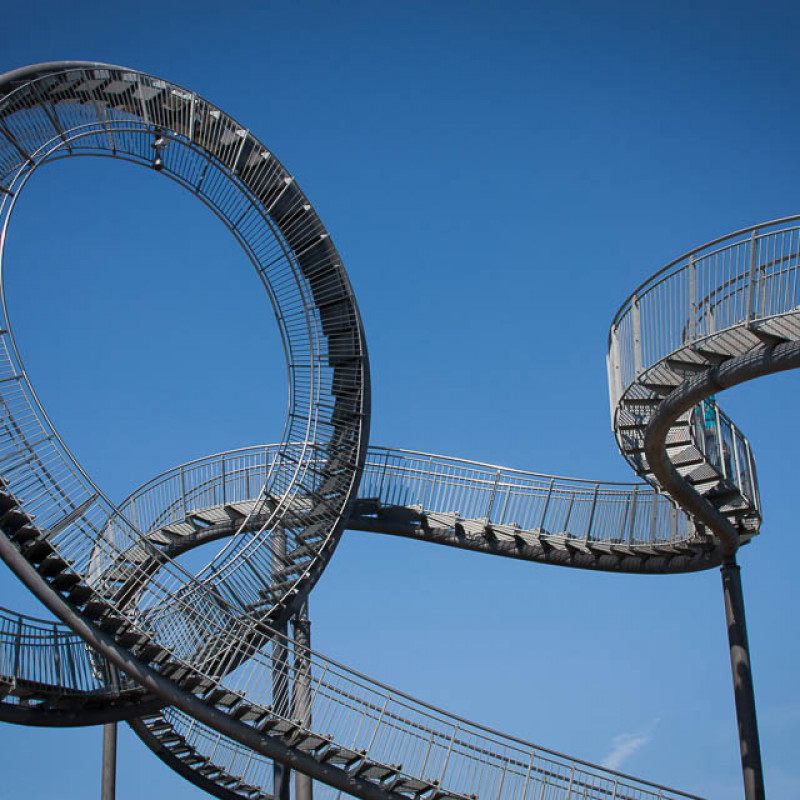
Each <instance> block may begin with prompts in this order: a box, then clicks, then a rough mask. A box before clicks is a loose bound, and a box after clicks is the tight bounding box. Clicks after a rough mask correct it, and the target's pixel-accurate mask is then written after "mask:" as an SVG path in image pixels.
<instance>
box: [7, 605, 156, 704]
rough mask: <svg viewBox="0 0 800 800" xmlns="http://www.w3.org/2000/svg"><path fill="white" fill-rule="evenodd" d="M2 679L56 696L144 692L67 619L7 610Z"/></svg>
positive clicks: (11, 683) (18, 686)
mask: <svg viewBox="0 0 800 800" xmlns="http://www.w3.org/2000/svg"><path fill="white" fill-rule="evenodd" d="M0 682H2V683H6V684H9V685H11V686H12V687H16V688H17V689H22V688H24V689H25V690H26V691H27V692H34V691H37V692H39V693H42V694H52V695H54V696H63V695H70V694H76V695H77V694H92V695H101V696H107V697H117V696H118V695H119V694H120V693H121V692H124V691H134V690H139V691H141V690H140V689H139V687H137V685H136V684H134V683H132V682H131V681H130V680H129V679H128V678H127V677H126V676H125V675H124V674H122V673H120V671H119V670H118V669H117V668H116V667H115V666H114V665H113V664H109V663H108V662H107V661H104V660H101V659H98V657H97V655H96V654H93V653H91V651H90V650H89V649H88V648H87V646H86V644H85V642H84V641H83V639H81V638H80V637H79V636H78V635H77V634H75V633H73V632H72V631H71V630H70V629H69V628H68V627H67V626H66V625H64V624H63V623H60V622H47V621H46V620H41V619H37V618H35V617H29V616H27V615H26V614H18V613H16V612H14V611H9V610H8V609H5V608H0Z"/></svg>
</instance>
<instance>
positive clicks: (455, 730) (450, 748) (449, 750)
mask: <svg viewBox="0 0 800 800" xmlns="http://www.w3.org/2000/svg"><path fill="white" fill-rule="evenodd" d="M459 724H460V723H459V722H458V721H456V724H455V727H454V728H453V735H452V736H451V737H450V744H449V745H448V746H447V755H446V756H445V757H444V765H443V766H442V774H441V775H440V776H439V786H443V785H444V778H445V774H446V773H447V767H448V764H449V763H450V753H452V752H453V745H454V744H455V741H456V734H457V733H458V729H459Z"/></svg>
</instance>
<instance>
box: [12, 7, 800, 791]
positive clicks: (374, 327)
mask: <svg viewBox="0 0 800 800" xmlns="http://www.w3.org/2000/svg"><path fill="white" fill-rule="evenodd" d="M799 24H800V14H798V11H797V8H796V6H795V5H794V4H790V3H769V2H768V3H758V4H756V3H735V2H734V3H730V2H728V3H717V2H706V3H690V2H672V3H669V4H667V3H651V2H638V3H619V2H610V3H577V2H574V3H535V4H533V3H494V4H490V3H480V2H471V3H466V2H464V3H456V2H439V3H435V4H434V3H421V2H404V3H399V2H396V3H374V4H367V3H363V4H359V3H351V2H342V3H336V4H325V3H298V4H294V5H292V6H291V7H290V6H288V5H287V4H283V3H273V2H268V3H252V4H247V3H240V2H235V1H232V2H228V3H226V4H219V3H213V4H212V3H206V2H195V3H192V4H186V3H171V4H169V3H167V4H165V3H148V2H143V3H139V4H137V5H136V6H135V7H134V6H130V5H128V6H125V7H119V8H117V9H115V8H114V7H113V6H109V5H108V4H100V3H93V2H84V3H81V4H80V5H79V6H78V5H76V4H72V5H71V6H67V5H64V4H55V3H49V2H41V3H38V4H37V5H36V8H35V9H33V10H32V9H27V8H24V7H22V6H20V5H16V6H15V7H14V8H12V9H9V10H6V12H5V13H4V36H3V51H2V64H1V65H0V70H3V71H4V70H7V69H12V68H15V67H19V66H22V65H25V64H30V63H35V62H40V61H50V60H55V59H70V58H74V59H89V60H97V61H107V62H111V63H118V64H124V65H128V66H131V67H134V68H137V69H141V70H144V71H147V72H150V73H152V74H155V75H158V76H161V77H165V78H168V79H170V80H172V81H175V82H177V83H182V84H184V85H186V86H188V87H189V88H191V89H193V90H195V91H197V92H199V93H200V94H202V95H204V96H206V97H207V98H208V99H210V100H211V101H213V102H215V103H217V104H219V105H220V106H221V107H222V108H223V109H225V110H226V111H227V112H228V113H230V114H232V115H233V116H235V117H236V118H238V119H239V120H240V121H241V122H243V123H244V124H245V125H246V126H247V127H249V128H250V129H251V130H252V131H253V132H254V133H255V134H256V135H257V136H259V138H261V139H262V141H264V142H265V143H266V144H267V145H268V146H269V147H270V148H271V149H272V150H273V152H274V153H275V154H276V155H277V156H278V157H279V158H280V159H281V160H282V161H283V162H284V163H285V164H286V165H287V167H288V168H289V169H290V171H291V172H292V173H293V174H294V176H295V177H296V179H297V180H298V183H299V184H300V186H301V187H302V188H303V190H304V191H305V192H306V194H307V195H308V196H309V198H310V200H311V202H312V203H313V204H314V206H315V208H316V209H317V211H318V212H319V214H320V216H321V218H322V219H323V221H324V222H325V224H326V226H327V227H328V229H329V231H330V232H331V233H332V236H333V238H334V240H335V241H336V244H337V246H338V248H339V250H340V252H341V254H342V256H343V258H344V261H345V265H346V267H347V269H348V272H349V274H350V276H351V279H352V282H353V285H354V287H355V290H356V293H357V296H358V299H359V302H360V305H361V309H362V314H363V317H364V321H365V325H366V330H367V337H368V342H369V347H370V355H371V362H372V372H373V388H374V397H373V409H374V416H373V426H372V430H373V432H372V437H371V438H372V442H373V443H374V444H382V445H392V446H398V447H408V448H414V449H422V450H428V451H432V452H440V453H444V454H448V455H455V456H462V457H465V458H473V459H477V460H485V461H489V462H493V463H498V464H506V465H508V466H512V467H519V468H522V469H531V470H536V471H540V472H551V473H557V474H566V475H576V476H580V477H590V478H599V479H604V478H605V479H609V480H628V479H629V478H630V476H631V473H630V471H629V469H628V467H627V466H626V464H625V463H624V462H623V460H622V459H621V458H620V457H619V455H618V454H617V451H616V448H615V444H614V440H613V436H612V434H611V431H610V426H609V419H608V394H607V388H606V378H605V362H604V356H605V343H606V336H607V332H608V326H609V324H610V322H611V319H612V318H613V316H614V313H615V311H616V310H617V308H618V306H619V305H620V303H621V302H622V301H623V299H624V298H625V297H626V296H627V295H628V294H629V293H630V292H631V291H632V290H633V289H634V287H635V286H636V285H638V284H639V283H640V282H641V281H642V280H644V279H645V278H646V277H647V276H648V275H650V274H651V273H653V272H654V271H656V269H658V268H659V267H660V266H661V265H663V264H664V263H666V262H667V261H669V260H671V259H672V258H673V257H675V256H677V255H679V254H680V253H681V252H684V251H685V250H688V249H690V248H692V247H694V246H696V245H699V244H701V243H703V242H704V241H707V240H709V239H711V238H714V237H716V236H718V235H722V234H724V233H727V232H729V231H732V230H735V229H737V228H740V227H743V226H746V225H749V224H753V223H757V222H759V221H765V220H769V219H773V218H776V217H780V216H784V215H789V214H792V213H796V212H798V198H797V185H798V172H799V171H798V157H797V153H796V150H797V147H796V141H797V134H796V131H797V129H798V122H800V119H799V116H800V115H799V114H798V104H797V97H798V96H800V57H798V55H797V46H796V38H797V36H796V34H797V30H798V29H799V27H798V26H799ZM6 269H7V273H8V274H7V284H8V293H9V305H10V311H11V315H12V321H13V322H14V326H15V331H16V333H17V338H18V342H19V344H20V347H21V350H22V354H23V358H24V359H25V360H26V364H27V365H28V367H29V371H30V373H31V375H32V377H33V379H34V383H35V385H36V387H37V389H38V390H39V391H40V394H41V396H42V399H43V400H44V403H45V406H46V408H47V409H48V411H49V412H50V414H51V416H52V418H53V419H54V422H55V424H56V426H57V427H58V428H59V430H60V431H61V432H62V434H63V435H64V437H65V439H66V440H67V442H68V443H70V444H71V446H72V447H73V449H74V451H75V452H76V453H77V454H78V456H79V457H80V458H81V459H82V460H83V463H84V464H85V466H86V467H87V468H88V470H89V471H90V473H91V474H92V475H93V476H94V477H95V479H96V480H97V481H98V482H99V483H100V485H101V486H102V487H103V488H104V489H106V491H107V492H108V493H109V494H110V495H112V496H114V497H118V498H121V497H122V496H124V495H125V494H127V493H128V491H130V490H131V489H133V488H134V487H135V486H137V485H138V484H139V483H141V482H143V481H144V480H146V479H147V478H148V477H150V476H151V475H153V474H155V473H157V472H159V471H161V470H162V469H165V468H167V467H169V466H171V465H173V464H175V463H178V462H180V461H185V460H188V459H190V458H194V457H198V456H202V455H204V454H206V453H210V452H214V451H218V450H222V449H226V448H229V447H236V446H243V445H248V444H252V443H256V442H263V441H271V440H274V439H275V437H277V436H278V435H279V434H280V428H281V422H282V416H281V415H282V410H283V408H284V403H285V386H284V382H283V370H282V365H281V353H280V349H279V344H278V339H277V334H276V331H275V329H274V324H273V323H272V320H271V312H270V311H269V308H268V305H267V303H266V298H265V297H264V296H263V294H262V293H260V292H259V291H257V290H254V287H256V286H257V282H256V281H257V279H256V278H255V275H254V274H252V269H251V268H250V267H249V265H248V263H247V262H246V260H245V258H244V256H243V254H241V253H240V252H238V251H237V248H236V246H235V244H234V242H233V240H232V239H231V238H230V237H229V235H228V234H227V232H226V231H225V230H224V229H223V228H222V226H221V225H219V224H217V222H216V220H215V219H213V218H212V217H211V215H210V214H209V213H208V212H207V211H206V209H205V208H204V207H202V206H201V205H200V204H199V203H197V202H196V201H195V202H193V198H191V197H190V196H188V194H187V193H185V192H182V191H181V190H180V189H178V188H177V187H176V186H174V185H172V184H170V183H169V182H168V181H164V180H162V179H161V178H160V177H159V176H158V175H156V174H155V173H152V172H148V171H145V170H141V169H136V168H134V167H131V166H129V165H122V164H114V163H111V162H106V161H104V160H93V159H87V160H85V161H77V160H76V161H75V162H73V163H69V162H67V163H60V164H56V165H54V166H51V167H48V169H47V170H42V171H41V172H40V174H38V175H37V176H36V177H35V179H34V180H32V181H31V184H30V187H29V189H28V191H27V192H26V194H25V196H24V198H23V200H22V201H21V203H20V207H19V209H18V212H17V214H16V219H15V221H14V224H13V225H12V227H11V229H10V233H9V241H8V245H7V253H6ZM245 374H247V375H250V376H251V377H252V384H251V385H250V386H248V387H247V389H244V390H243V389H242V388H241V383H240V378H241V376H242V375H245ZM799 382H800V381H799V380H798V376H795V375H783V376H778V377H772V378H767V379H764V380H761V381H759V382H758V383H757V384H755V385H753V386H746V387H742V388H740V389H737V390H733V391H731V392H729V393H727V394H725V395H723V396H721V397H720V401H721V404H722V405H723V407H724V408H725V410H726V411H728V412H729V413H730V414H731V416H732V417H733V418H734V419H735V420H736V422H737V423H738V424H739V425H740V426H741V428H742V429H743V430H744V431H745V433H746V434H747V435H748V436H749V437H750V439H751V441H752V444H753V447H754V450H755V452H756V456H757V459H758V466H759V473H760V479H761V487H762V496H763V503H764V508H765V523H764V527H763V534H762V536H761V537H760V538H759V539H757V540H756V541H755V543H754V544H752V545H751V546H749V547H748V548H747V549H746V550H745V551H743V552H742V554H741V563H742V565H743V576H744V582H745V592H746V596H747V602H748V623H749V629H750V639H751V647H752V657H753V665H754V671H755V679H756V693H757V699H758V703H759V715H760V718H759V719H760V726H761V735H762V750H763V754H764V763H765V770H766V777H767V787H768V790H769V792H770V797H773V798H792V797H797V796H798V795H800V768H798V766H797V757H796V742H797V741H798V740H800V688H799V687H798V685H797V682H796V680H795V676H796V671H797V670H796V665H797V662H798V658H800V645H798V636H797V632H798V621H797V620H798V616H799V615H800V600H798V598H797V594H796V590H795V584H796V581H795V579H794V572H795V566H794V565H795V564H796V562H797V559H798V557H800V544H798V538H797V525H796V518H795V515H794V513H793V512H794V506H793V502H792V499H793V497H794V496H795V495H796V470H795V469H794V467H795V461H796V451H797V445H798V442H800V430H798V428H799V427H800V425H799V423H798V420H797V415H796V413H794V412H795V409H796V399H795V398H796V397H797V389H798V383H799ZM3 577H4V584H3V594H2V600H0V603H2V604H4V605H9V606H12V607H17V608H20V609H27V610H29V611H32V612H34V613H35V611H36V608H35V606H34V605H33V601H31V600H28V599H27V598H26V597H25V596H24V595H23V594H22V593H21V592H20V590H18V589H17V588H16V586H15V585H14V583H13V578H12V577H11V575H10V574H9V573H8V572H7V571H6V570H5V569H4V570H3ZM311 613H312V619H313V623H314V629H313V634H314V644H315V647H316V648H317V649H319V650H320V651H322V652H323V653H326V654H329V655H331V656H332V657H334V658H337V659H338V660H341V661H343V662H345V663H348V664H351V665H352V666H354V667H355V668H357V669H359V670H362V671H364V672H366V673H367V674H370V675H373V676H374V677H376V678H378V679H380V680H382V681H385V682H387V683H389V684H392V685H396V686H397V687H398V688H401V689H404V690H405V691H408V692H410V693H412V694H416V695H418V696H419V697H421V698H423V699H425V700H428V701H430V702H433V703H436V704H438V705H441V706H444V707H445V708H447V709H449V710H452V711H453V712H455V713H459V714H461V715H464V716H467V717H469V718H472V719H475V720H476V721H479V722H483V723H485V724H488V725H490V726H492V727H496V728H498V729H500V730H502V731H505V732H508V733H512V734H515V735H518V736H520V737H523V738H526V739H529V740H532V741H534V742H536V743H539V744H541V745H544V746H548V747H552V748H554V749H557V750H561V751H564V752H567V753H569V754H572V755H575V756H579V757H583V758H586V759H589V760H593V761H602V760H604V759H610V760H611V761H613V762H614V763H616V764H617V766H619V768H621V769H623V770H624V771H626V772H631V773H633V774H636V775H640V776H642V777H647V778H650V779H653V780H658V781H662V782H665V783H667V784H670V785H674V786H676V787H678V788H683V789H686V790H689V791H693V792H696V793H700V794H705V795H707V796H708V797H710V798H714V800H723V798H729V797H732V796H738V795H739V794H740V784H741V779H740V774H739V765H738V755H737V753H738V747H737V742H736V734H735V721H734V713H733V696H732V690H731V678H730V670H729V665H728V656H727V646H726V639H725V630H724V622H723V613H722V600H721V591H720V579H719V574H718V572H717V571H711V572H708V573H702V574H697V575H689V576H678V577H631V576H615V575H603V574H593V573H588V572H581V571H572V570H566V569H558V568H554V567H541V566H537V565H532V564H523V563H516V562H513V561H506V560H503V559H492V558H488V557H485V556H480V555H476V554H469V553H461V552H458V551H451V550H448V549H445V548H437V547H434V546H423V545H419V544H416V543H413V542H406V541H401V540H397V541H395V540H391V539H386V538H380V537H377V536H373V535H370V534H360V533H348V534H346V535H345V538H344V541H343V542H342V545H341V546H340V549H339V550H338V551H337V554H336V556H335V558H334V560H333V562H332V564H331V565H330V567H329V568H328V570H327V572H326V574H325V576H324V577H323V579H322V581H321V583H320V585H319V587H318V588H317V589H316V590H315V592H314V594H313V596H312V598H311ZM100 737H101V733H100V731H99V730H86V731H55V732H52V731H40V730H33V729H30V730H29V729H22V728H14V727H11V726H0V769H1V770H2V773H3V776H4V781H5V785H6V786H8V787H9V789H8V793H9V796H16V795H18V794H22V793H23V792H24V794H25V796H27V797H28V798H30V799H31V800H33V799H34V798H45V797H52V796H54V795H56V794H58V796H60V797H63V798H83V797H86V796H90V795H92V794H93V793H95V792H96V791H98V790H99V747H100ZM44 749H46V750H47V757H46V758H43V757H42V756H41V752H42V751H43V750H44ZM44 764H46V765H47V766H46V768H45V769H43V765H44ZM118 786H119V788H118V796H119V797H120V800H127V799H128V798H137V797H141V796H145V795H147V796H161V797H166V796H169V797H172V798H195V797H200V793H199V792H198V790H196V789H194V788H193V787H191V786H189V785H188V784H187V783H185V781H183V780H182V779H180V778H178V777H176V776H173V775H172V774H171V773H170V772H169V771H168V770H167V769H166V767H163V766H162V765H161V763H160V762H159V761H157V760H156V759H155V758H153V757H151V755H150V754H149V751H146V750H145V748H144V747H143V746H142V745H140V744H139V743H138V741H137V740H136V739H135V738H134V737H133V736H132V735H131V734H128V733H123V734H122V742H121V750H120V778H119V784H118Z"/></svg>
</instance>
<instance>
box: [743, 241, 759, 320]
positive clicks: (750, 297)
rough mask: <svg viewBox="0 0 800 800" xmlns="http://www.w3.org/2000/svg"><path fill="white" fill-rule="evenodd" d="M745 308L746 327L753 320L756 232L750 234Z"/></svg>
mask: <svg viewBox="0 0 800 800" xmlns="http://www.w3.org/2000/svg"><path fill="white" fill-rule="evenodd" d="M748 281H749V283H748V286H747V306H746V307H745V322H746V323H747V325H748V327H749V326H750V325H752V323H753V320H754V318H755V299H756V285H757V281H758V240H757V231H753V232H752V233H751V234H750V269H749V272H748Z"/></svg>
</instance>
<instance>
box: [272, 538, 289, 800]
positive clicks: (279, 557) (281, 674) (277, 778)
mask: <svg viewBox="0 0 800 800" xmlns="http://www.w3.org/2000/svg"><path fill="white" fill-rule="evenodd" d="M272 536H273V548H272V571H273V575H274V574H275V573H277V572H278V571H279V570H281V569H283V568H284V567H285V566H286V531H284V529H283V528H281V527H279V528H276V529H275V530H274V531H273V534H272ZM272 582H273V585H275V584H277V583H278V579H277V577H273V580H272ZM274 627H275V630H276V631H277V632H278V634H280V636H276V637H275V638H274V639H273V640H272V706H273V708H274V709H275V713H276V714H278V715H279V716H281V717H283V718H284V719H288V717H289V680H288V678H289V653H288V648H287V646H286V639H285V638H282V637H286V636H288V633H289V629H288V625H287V624H286V623H285V622H284V623H282V624H281V625H275V626H274ZM290 774H291V773H290V770H289V768H288V767H287V766H285V765H284V764H282V763H281V762H280V761H273V762H272V779H273V792H272V796H273V798H274V800H289V789H290Z"/></svg>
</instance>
